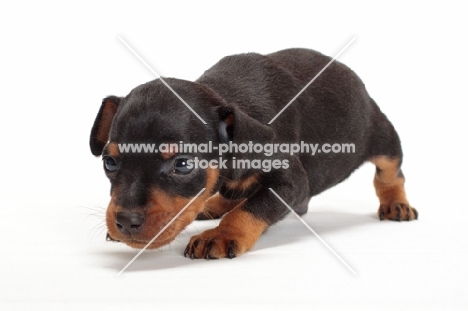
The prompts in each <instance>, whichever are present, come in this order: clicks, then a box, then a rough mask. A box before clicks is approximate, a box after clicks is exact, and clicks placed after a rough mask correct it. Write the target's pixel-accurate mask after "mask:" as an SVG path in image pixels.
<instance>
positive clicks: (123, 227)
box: [115, 212, 145, 234]
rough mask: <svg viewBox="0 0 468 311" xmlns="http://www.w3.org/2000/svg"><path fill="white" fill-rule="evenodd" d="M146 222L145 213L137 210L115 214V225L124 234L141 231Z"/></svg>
mask: <svg viewBox="0 0 468 311" xmlns="http://www.w3.org/2000/svg"><path fill="white" fill-rule="evenodd" d="M144 223H145V215H143V214H141V213H137V212H119V213H117V214H116V215H115V225H116V226H117V229H119V231H120V232H122V233H123V234H135V233H139V232H140V231H141V229H142V228H143V224H144Z"/></svg>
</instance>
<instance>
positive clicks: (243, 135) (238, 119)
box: [218, 107, 275, 180]
mask: <svg viewBox="0 0 468 311" xmlns="http://www.w3.org/2000/svg"><path fill="white" fill-rule="evenodd" d="M218 115H219V117H220V123H219V130H218V132H219V138H220V140H221V143H225V144H226V143H229V142H230V141H232V142H233V143H235V144H237V145H240V144H248V143H249V142H250V141H251V142H252V143H254V144H255V143H260V144H265V143H270V142H272V141H273V140H274V139H275V132H274V131H273V129H272V128H271V127H270V126H269V125H267V124H264V123H261V122H260V121H258V120H256V119H254V118H252V117H250V116H249V115H247V114H246V113H244V112H242V111H241V110H239V109H237V108H234V107H221V108H219V109H218ZM232 156H235V157H236V159H237V160H239V159H243V160H250V161H251V160H254V159H263V158H265V155H264V154H257V153H233V154H232ZM247 170H248V169H239V168H237V169H235V170H234V172H233V176H232V178H233V179H234V180H239V179H240V178H241V177H242V176H243V175H244V173H246V171H247ZM252 171H254V170H253V169H252Z"/></svg>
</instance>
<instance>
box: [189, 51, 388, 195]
mask: <svg viewBox="0 0 468 311" xmlns="http://www.w3.org/2000/svg"><path fill="white" fill-rule="evenodd" d="M330 61H331V58H330V57H328V56H325V55H323V54H321V53H319V52H316V51H313V50H307V49H288V50H283V51H279V52H276V53H272V54H268V55H260V54H256V53H248V54H240V55H234V56H228V57H225V58H223V59H222V60H220V61H219V62H218V63H217V64H216V65H214V66H213V67H212V68H210V69H209V70H207V71H206V72H205V73H204V75H202V76H201V77H200V78H199V79H198V81H197V82H199V83H202V84H205V85H207V86H209V87H210V88H211V89H213V90H214V91H215V92H217V93H218V94H219V95H220V96H221V97H222V98H224V99H225V100H226V101H227V102H228V103H229V104H231V105H235V106H237V107H239V108H240V109H241V110H242V111H244V112H245V113H246V114H248V115H249V116H250V117H252V118H254V119H256V120H258V121H260V122H261V123H264V124H266V123H268V122H269V121H270V120H272V119H273V118H274V117H275V115H276V114H277V113H278V112H279V111H280V110H281V109H282V108H283V107H284V106H285V105H286V104H288V103H289V102H290V101H291V100H292V99H293V98H294V97H295V96H296V95H297V94H298V93H299V92H300V91H301V90H302V89H303V88H304V87H305V86H306V85H307V84H308V83H309V82H310V81H311V80H312V79H313V78H314V77H315V76H316V75H317V74H318V73H319V72H320V71H321V70H322V69H323V68H324V67H325V66H326V65H327V64H328V63H329V62H330ZM376 118H377V119H379V120H380V123H381V124H379V126H384V127H385V126H387V127H389V128H390V130H391V129H393V128H392V127H391V125H390V126H388V124H389V122H388V120H387V119H386V118H385V116H383V115H382V113H381V112H380V110H379V109H378V107H377V106H376V105H375V103H374V101H373V100H372V99H371V98H370V96H369V95H368V93H367V91H366V89H365V86H364V84H363V83H362V81H361V80H360V78H359V77H358V76H357V75H356V74H355V73H354V72H353V71H352V70H351V69H349V68H348V67H347V66H345V65H344V64H342V63H339V62H338V61H334V62H333V63H331V64H330V65H329V67H328V68H327V69H326V70H324V71H323V72H322V73H321V74H320V75H319V76H317V78H316V79H315V80H314V81H313V83H312V84H310V85H309V86H308V87H307V88H306V89H305V90H304V92H303V93H302V94H301V95H300V96H299V97H297V98H296V99H295V100H294V102H293V103H292V104H291V105H290V106H289V107H288V108H287V109H286V110H285V111H284V112H283V113H282V114H281V115H280V116H278V118H277V119H275V120H274V122H273V123H272V124H271V125H270V126H271V127H273V128H274V131H275V133H276V134H277V135H276V139H275V142H287V143H291V142H295V143H298V142H301V141H304V142H307V143H315V144H319V145H323V144H340V145H346V144H353V145H354V150H353V151H354V152H353V153H352V154H349V153H348V154H345V153H327V154H325V153H318V154H316V155H314V156H311V155H310V154H309V153H307V154H301V155H300V160H301V162H302V165H303V166H304V168H305V170H306V171H307V173H308V177H309V188H310V195H315V194H317V193H320V192H322V191H324V190H325V189H327V188H330V187H332V186H333V185H335V184H337V183H339V182H341V181H343V180H344V179H345V178H347V177H348V176H349V175H350V174H351V173H352V172H353V171H354V170H355V169H357V168H358V167H359V166H360V165H361V164H362V163H363V162H364V161H365V160H366V159H368V158H370V157H371V156H372V154H370V153H369V150H370V149H369V145H370V144H371V143H372V141H371V140H372V137H374V136H375V135H374V134H373V133H374V132H375V131H381V128H379V129H377V128H376V124H375V122H374V121H373V120H374V119H376ZM387 123H388V124H387ZM377 154H379V153H378V152H377Z"/></svg>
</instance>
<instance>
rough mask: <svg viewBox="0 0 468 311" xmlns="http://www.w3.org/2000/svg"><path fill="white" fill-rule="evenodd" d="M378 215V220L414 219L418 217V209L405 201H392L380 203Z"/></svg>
mask: <svg viewBox="0 0 468 311" xmlns="http://www.w3.org/2000/svg"><path fill="white" fill-rule="evenodd" d="M378 216H379V218H380V220H384V219H388V220H395V221H402V220H414V219H418V211H417V210H416V209H415V208H413V207H411V206H409V205H408V204H406V203H399V202H393V203H391V204H382V205H380V207H379V211H378Z"/></svg>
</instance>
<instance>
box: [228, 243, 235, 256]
mask: <svg viewBox="0 0 468 311" xmlns="http://www.w3.org/2000/svg"><path fill="white" fill-rule="evenodd" d="M226 257H227V258H229V259H232V258H235V257H236V253H235V252H234V241H231V242H230V243H229V246H228V249H227V256H226Z"/></svg>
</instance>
